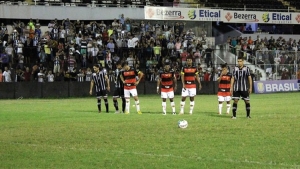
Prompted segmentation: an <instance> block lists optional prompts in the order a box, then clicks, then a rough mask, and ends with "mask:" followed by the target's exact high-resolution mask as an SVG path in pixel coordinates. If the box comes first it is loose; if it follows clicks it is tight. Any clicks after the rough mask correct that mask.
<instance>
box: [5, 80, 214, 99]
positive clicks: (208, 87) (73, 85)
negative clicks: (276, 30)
mask: <svg viewBox="0 0 300 169" xmlns="http://www.w3.org/2000/svg"><path fill="white" fill-rule="evenodd" d="M111 87H112V88H111V92H109V96H112V94H113V91H114V86H113V85H112V86H111ZM89 88H90V83H89V82H53V83H38V82H11V83H3V82H2V83H0V99H17V98H21V97H22V98H67V97H87V96H89ZM181 88H182V85H181V82H179V81H178V89H177V91H176V92H175V94H176V95H180V94H181ZM137 90H138V93H139V94H140V95H147V94H157V93H156V82H148V81H147V82H141V83H140V84H139V85H138V87H137ZM217 90H218V85H217V82H202V90H201V91H197V92H198V94H216V93H217Z"/></svg>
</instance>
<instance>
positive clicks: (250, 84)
mask: <svg viewBox="0 0 300 169" xmlns="http://www.w3.org/2000/svg"><path fill="white" fill-rule="evenodd" d="M248 81H249V94H250V93H252V77H251V76H248Z"/></svg>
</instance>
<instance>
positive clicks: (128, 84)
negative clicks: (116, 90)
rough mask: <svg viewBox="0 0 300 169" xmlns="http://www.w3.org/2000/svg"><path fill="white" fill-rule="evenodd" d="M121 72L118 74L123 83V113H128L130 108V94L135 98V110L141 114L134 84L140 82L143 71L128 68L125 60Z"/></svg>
mask: <svg viewBox="0 0 300 169" xmlns="http://www.w3.org/2000/svg"><path fill="white" fill-rule="evenodd" d="M122 67H123V72H122V74H121V76H120V79H121V80H122V82H123V84H124V97H125V100H126V106H125V114H129V113H130V112H129V109H130V94H131V95H132V97H133V98H134V100H135V105H136V111H137V113H138V114H142V112H141V110H140V101H139V98H138V93H137V90H136V86H137V85H138V84H139V83H140V81H141V79H142V77H143V76H144V74H143V72H141V71H136V70H135V69H133V68H130V66H129V65H128V63H127V62H124V63H123V64H122ZM136 76H138V80H137V79H136Z"/></svg>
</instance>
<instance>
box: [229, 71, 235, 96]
mask: <svg viewBox="0 0 300 169" xmlns="http://www.w3.org/2000/svg"><path fill="white" fill-rule="evenodd" d="M234 81H235V79H234V76H232V77H231V81H230V93H231V95H232V93H233V84H234Z"/></svg>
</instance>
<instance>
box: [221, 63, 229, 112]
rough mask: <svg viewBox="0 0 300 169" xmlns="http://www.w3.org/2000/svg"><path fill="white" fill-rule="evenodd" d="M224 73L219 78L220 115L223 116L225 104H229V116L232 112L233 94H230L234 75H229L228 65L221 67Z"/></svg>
mask: <svg viewBox="0 0 300 169" xmlns="http://www.w3.org/2000/svg"><path fill="white" fill-rule="evenodd" d="M221 68H222V72H221V74H220V77H219V78H218V83H219V89H218V101H219V114H222V107H223V102H224V101H226V102H227V111H226V114H229V111H230V100H231V93H230V86H231V84H230V83H231V76H232V74H231V73H229V71H228V67H227V65H226V64H222V65H221Z"/></svg>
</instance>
